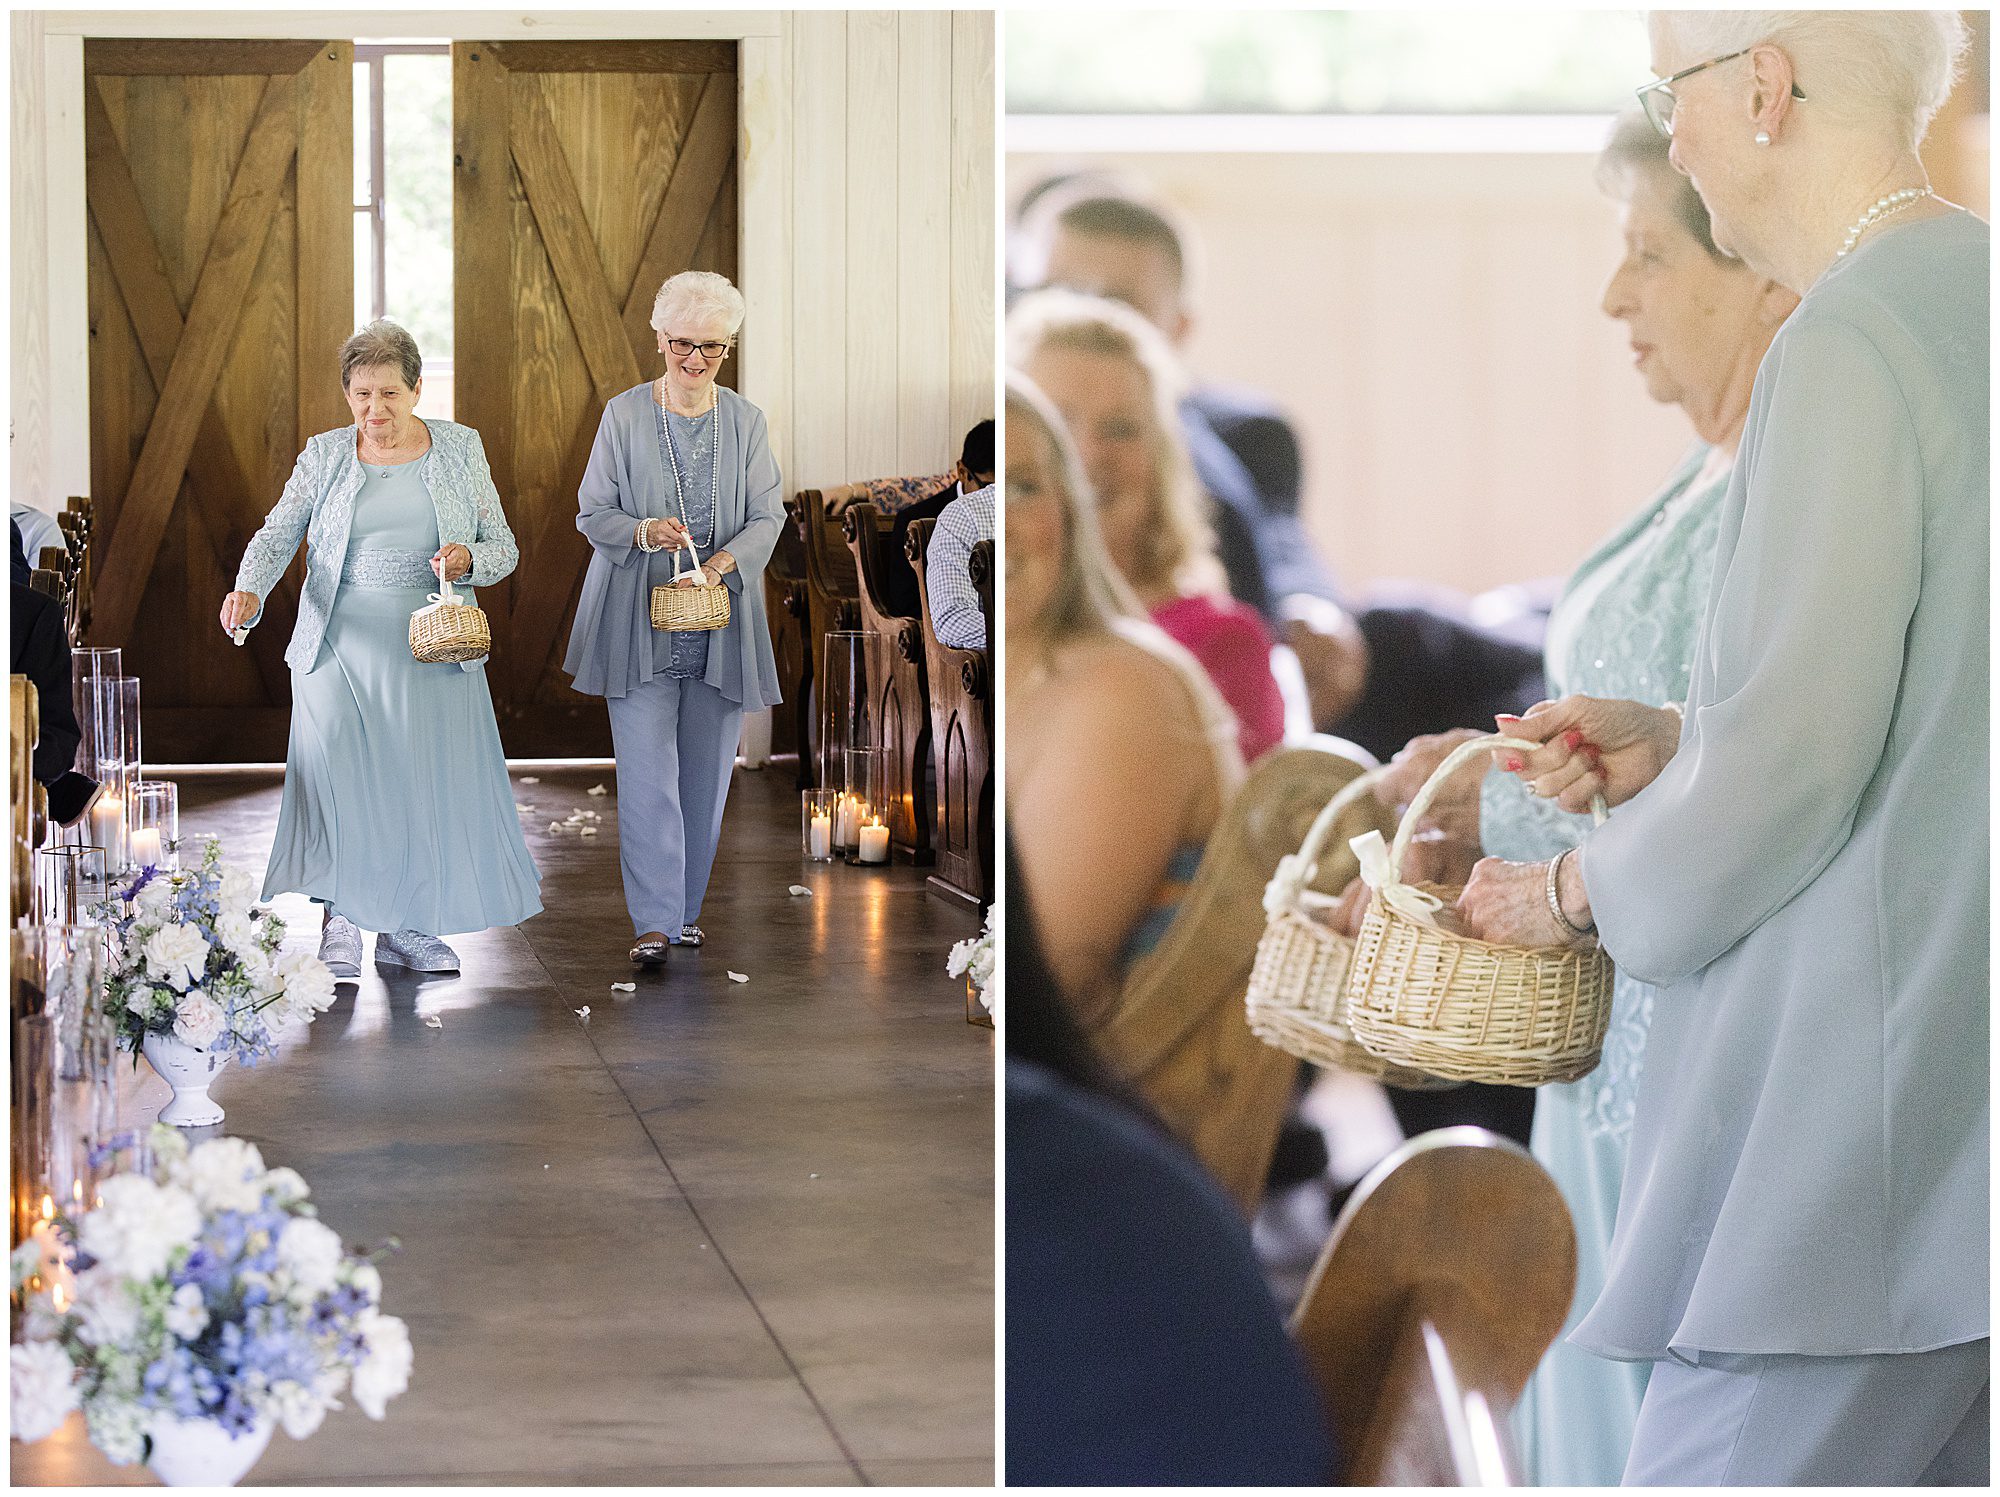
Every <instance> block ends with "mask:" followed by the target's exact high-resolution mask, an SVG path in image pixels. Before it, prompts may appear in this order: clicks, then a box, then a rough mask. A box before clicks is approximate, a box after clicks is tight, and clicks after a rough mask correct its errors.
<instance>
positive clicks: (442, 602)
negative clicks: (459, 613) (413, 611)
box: [417, 566, 465, 613]
mask: <svg viewBox="0 0 2000 1497" xmlns="http://www.w3.org/2000/svg"><path fill="white" fill-rule="evenodd" d="M426 597H427V598H428V601H427V602H426V603H425V604H424V606H423V607H422V608H419V609H418V610H417V612H418V613H429V612H430V611H431V610H432V609H434V608H457V607H460V606H461V605H462V604H463V603H464V602H465V599H464V598H463V597H461V596H460V595H459V592H458V589H457V588H455V587H453V586H452V585H451V579H450V578H449V577H447V576H445V574H444V568H443V567H442V566H440V567H439V568H438V590H437V591H436V592H434V593H429V594H426Z"/></svg>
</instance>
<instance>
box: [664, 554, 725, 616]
mask: <svg viewBox="0 0 2000 1497" xmlns="http://www.w3.org/2000/svg"><path fill="white" fill-rule="evenodd" d="M687 554H688V560H689V561H691V562H693V563H694V574H695V576H697V577H699V576H701V575H703V574H702V570H701V560H700V558H699V557H697V556H696V555H695V551H694V543H693V542H692V541H690V542H689V543H688V547H687ZM680 575H681V554H680V552H678V551H676V552H675V553H674V577H675V579H676V580H678V579H679V577H680ZM652 613H653V627H654V628H655V629H681V630H695V631H699V630H704V629H720V628H722V627H723V626H724V625H726V624H727V623H728V622H729V589H728V588H727V587H725V586H724V585H723V584H722V583H720V582H713V583H701V584H699V585H697V586H695V587H675V586H672V585H671V584H670V585H668V586H666V587H656V588H654V589H653V604H652Z"/></svg>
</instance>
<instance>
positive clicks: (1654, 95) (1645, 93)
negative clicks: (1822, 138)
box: [1632, 47, 1806, 140]
mask: <svg viewBox="0 0 2000 1497" xmlns="http://www.w3.org/2000/svg"><path fill="white" fill-rule="evenodd" d="M1756 50H1757V49H1756V48H1755V47H1745V48H1744V49H1743V50H1742V51H1741V52H1731V53H1729V54H1727V55H1726V56H1723V57H1711V58H1709V60H1708V61H1707V62H1698V63H1696V64H1695V65H1694V66H1693V67H1691V68H1682V69H1681V70H1680V71H1679V72H1678V73H1675V74H1673V75H1672V76H1671V77H1667V78H1655V79H1654V80H1653V81H1652V82H1651V83H1648V84H1646V85H1644V86H1643V87H1640V88H1635V89H1633V90H1632V92H1633V93H1635V94H1637V95H1638V96H1639V103H1640V105H1641V106H1642V107H1643V108H1644V109H1645V111H1646V118H1647V119H1648V120H1650V121H1651V122H1652V125H1653V128H1654V129H1655V130H1657V131H1659V132H1660V134H1662V135H1664V136H1666V137H1667V138H1668V139H1669V140H1671V139H1672V138H1673V133H1674V85H1675V84H1676V83H1679V82H1680V81H1681V79H1683V78H1692V77H1693V76H1694V75H1695V74H1696V73H1700V72H1705V71H1707V70H1708V69H1709V68H1712V67H1718V66H1720V65H1721V64H1723V63H1725V62H1734V61H1735V60H1736V59H1737V58H1739V57H1748V56H1749V55H1750V54H1751V53H1752V52H1754V51H1756ZM1792 97H1793V98H1795V99H1797V100H1798V101H1799V102H1800V103H1801V104H1803V103H1805V102H1806V96H1805V95H1804V94H1802V93H1800V92H1799V86H1798V85H1797V84H1796V83H1794V84H1793V85H1792Z"/></svg>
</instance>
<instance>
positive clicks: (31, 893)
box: [7, 676, 42, 925]
mask: <svg viewBox="0 0 2000 1497" xmlns="http://www.w3.org/2000/svg"><path fill="white" fill-rule="evenodd" d="M9 680H10V684H9V689H8V693H7V708H8V711H7V743H8V745H9V748H8V752H9V756H10V761H11V762H10V765H9V767H10V769H11V770H12V772H13V778H12V779H11V781H10V782H9V791H10V798H11V801H12V807H13V816H14V820H13V825H12V832H13V842H12V844H11V850H12V859H11V862H10V863H9V865H8V872H9V875H10V878H9V882H8V885H7V918H8V923H9V924H10V925H14V924H18V923H19V922H20V920H21V918H22V917H23V916H25V915H27V914H28V913H30V911H32V910H33V909H34V903H35V849H36V848H37V847H39V846H40V845H41V841H42V836H41V833H42V828H40V827H38V826H36V825H35V773H34V766H35V745H36V744H37V743H38V742H40V741H41V736H42V722H41V701H40V698H39V697H38V696H37V694H36V692H35V683H34V682H32V681H30V680H29V679H28V678H27V677H26V676H13V677H10V678H9Z"/></svg>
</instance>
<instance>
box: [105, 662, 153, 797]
mask: <svg viewBox="0 0 2000 1497" xmlns="http://www.w3.org/2000/svg"><path fill="white" fill-rule="evenodd" d="M106 679H107V680H110V681H111V682H113V683H114V685H115V688H116V690H117V692H118V762H119V763H121V764H123V765H124V766H125V799H126V801H127V802H128V806H127V809H128V813H129V809H130V807H129V802H130V801H131V799H132V787H133V786H134V785H136V784H137V783H138V782H139V780H140V778H141V777H142V776H143V775H144V773H145V762H146V756H145V754H144V753H143V752H141V750H140V745H139V678H138V677H137V676H110V677H107V678H106Z"/></svg>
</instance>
